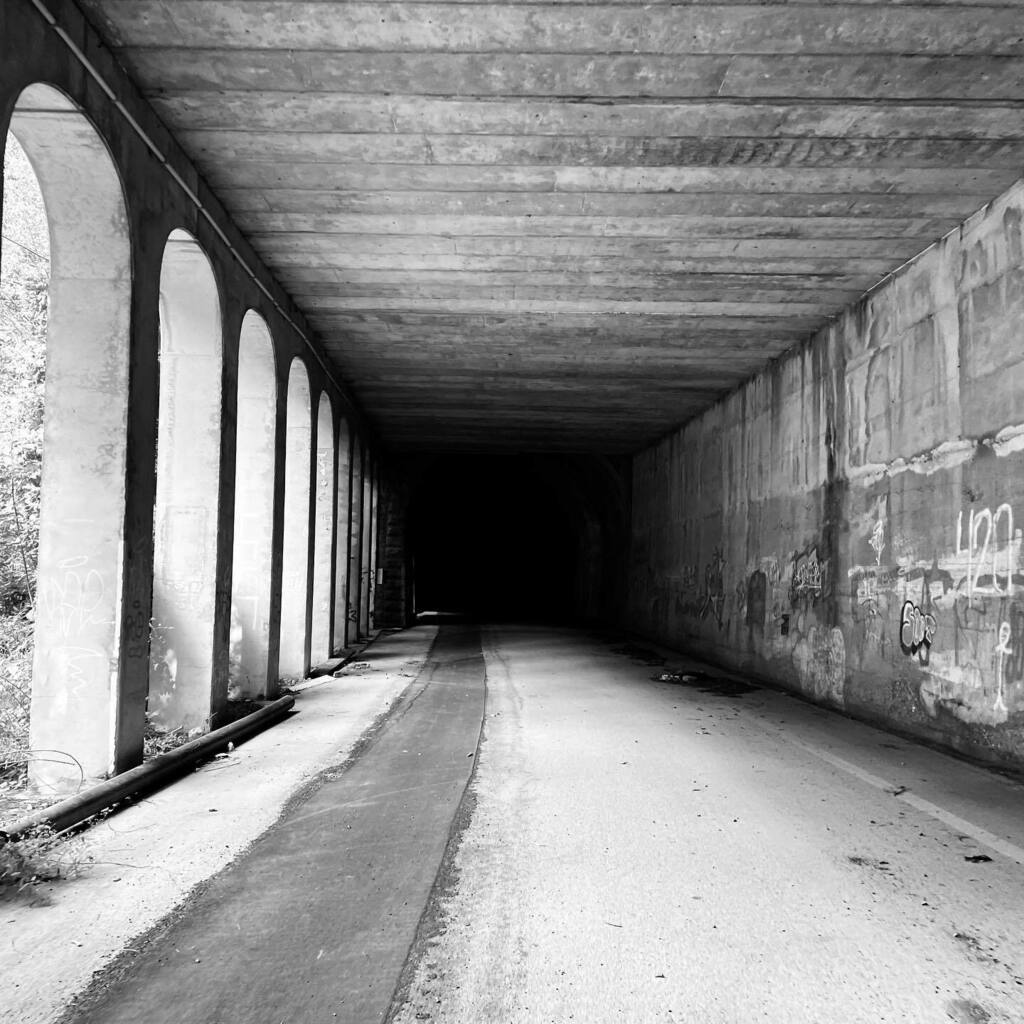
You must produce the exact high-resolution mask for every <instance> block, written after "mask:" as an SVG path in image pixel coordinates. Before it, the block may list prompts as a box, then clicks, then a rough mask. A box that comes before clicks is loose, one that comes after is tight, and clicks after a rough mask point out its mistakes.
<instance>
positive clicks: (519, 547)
mask: <svg viewBox="0 0 1024 1024" xmlns="http://www.w3.org/2000/svg"><path fill="white" fill-rule="evenodd" d="M590 461H593V460H586V459H582V458H580V459H578V460H576V459H569V458H565V457H556V456H508V457H493V456H492V457H486V456H446V457H439V458H436V459H433V460H431V461H430V463H429V464H428V465H426V466H424V467H423V468H422V471H421V472H420V473H419V474H418V476H419V482H418V485H417V486H416V488H415V490H414V492H413V495H412V498H411V501H410V504H409V528H410V541H411V543H410V548H411V553H412V559H413V568H414V574H415V581H416V599H415V605H416V609H415V610H416V611H417V612H421V611H426V610H429V611H447V612H452V611H457V612H460V613H462V614H464V615H467V616H470V617H472V618H477V619H485V620H486V619H489V620H495V619H501V620H509V619H516V620H545V621H552V620H557V621H572V620H581V619H594V618H599V617H601V616H602V608H601V605H602V601H603V598H604V597H605V596H606V595H605V594H604V593H603V592H602V591H603V588H604V585H605V584H604V577H605V576H606V575H607V573H606V571H605V570H606V567H607V566H608V565H610V564H614V563H615V556H614V553H613V552H611V551H610V550H609V549H610V547H616V546H617V547H618V548H619V549H621V546H622V537H623V536H624V529H623V523H621V522H620V520H621V519H622V516H621V512H622V509H621V501H620V500H618V498H617V497H616V496H615V495H614V494H611V493H609V494H608V495H606V496H605V497H604V500H602V499H601V497H600V496H599V495H598V494H595V493H594V491H595V490H599V488H597V487H595V486H589V487H588V485H587V481H588V480H593V479H594V478H596V477H597V474H596V473H595V470H594V469H593V467H591V466H588V465H586V463H588V462H590ZM607 489H608V488H607V486H606V490H607Z"/></svg>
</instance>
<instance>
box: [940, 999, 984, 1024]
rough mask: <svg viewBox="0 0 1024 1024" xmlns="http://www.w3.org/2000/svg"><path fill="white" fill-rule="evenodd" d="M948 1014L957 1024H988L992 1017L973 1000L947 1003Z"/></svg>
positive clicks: (953, 1000) (956, 1000) (958, 1000)
mask: <svg viewBox="0 0 1024 1024" xmlns="http://www.w3.org/2000/svg"><path fill="white" fill-rule="evenodd" d="M946 1013H947V1015H948V1016H949V1018H950V1020H955V1021H956V1022H957V1024H988V1022H989V1021H991V1020H992V1015H991V1014H990V1013H989V1012H988V1010H986V1009H985V1007H984V1006H982V1005H981V1004H980V1003H976V1002H975V1001H974V1000H973V999H951V1000H950V1001H949V1002H948V1003H946Z"/></svg>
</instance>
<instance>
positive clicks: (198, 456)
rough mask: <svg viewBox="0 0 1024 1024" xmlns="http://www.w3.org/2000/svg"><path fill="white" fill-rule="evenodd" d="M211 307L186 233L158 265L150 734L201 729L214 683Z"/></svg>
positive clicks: (215, 412)
mask: <svg viewBox="0 0 1024 1024" xmlns="http://www.w3.org/2000/svg"><path fill="white" fill-rule="evenodd" d="M222 349H223V345H222V328H221V303H220V295H219V292H218V288H217V281H216V278H215V276H214V272H213V267H212V265H211V263H210V260H209V258H208V257H207V255H206V253H205V252H204V251H203V249H202V247H201V246H200V245H199V243H198V242H197V241H196V240H195V239H194V238H193V237H192V236H191V235H190V234H188V232H186V231H182V230H180V229H175V230H174V231H172V232H171V233H170V235H169V236H168V238H167V243H166V245H165V247H164V255H163V260H162V263H161V268H160V398H159V418H158V424H157V486H156V501H155V504H154V511H153V616H152V623H153V624H152V633H151V639H150V673H149V703H148V714H149V717H150V719H151V721H153V722H154V724H156V726H157V727H158V728H160V729H177V728H184V729H186V730H194V729H206V728H208V726H209V724H210V718H211V716H212V714H213V712H214V709H215V706H216V704H217V703H218V701H221V700H223V697H224V695H225V694H224V693H221V692H218V693H216V694H215V690H226V687H227V680H226V679H223V680H217V679H215V674H216V673H215V652H214V631H213V622H214V607H215V602H216V586H217V545H218V539H217V538H218V529H217V524H218V515H219V499H220V447H221V430H220V427H221V364H222V358H223V352H222Z"/></svg>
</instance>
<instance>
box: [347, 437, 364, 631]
mask: <svg viewBox="0 0 1024 1024" xmlns="http://www.w3.org/2000/svg"><path fill="white" fill-rule="evenodd" d="M363 466H364V451H363V444H362V441H360V439H359V438H358V437H355V438H353V444H352V478H351V479H352V483H351V499H352V500H351V504H350V508H351V509H352V523H351V527H350V530H349V536H350V538H351V540H350V542H349V560H348V616H347V621H348V643H353V642H354V641H355V640H357V639H358V638H359V607H360V601H361V597H362V592H363V588H362V568H363Z"/></svg>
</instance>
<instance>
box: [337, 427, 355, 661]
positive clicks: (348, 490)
mask: <svg viewBox="0 0 1024 1024" xmlns="http://www.w3.org/2000/svg"><path fill="white" fill-rule="evenodd" d="M351 447H352V439H351V434H350V432H349V429H348V421H347V420H346V419H345V418H344V417H342V418H341V419H340V420H339V422H338V445H337V450H338V460H337V472H336V478H337V482H338V487H337V520H336V525H335V537H336V543H335V559H334V629H333V636H332V653H333V652H334V651H337V650H338V649H340V648H342V647H344V646H345V645H346V643H347V639H346V636H345V624H346V622H347V621H348V561H349V544H350V537H349V533H350V525H351V521H352V510H351V508H350V501H351V494H352V487H351V480H350V479H349V477H350V473H351V466H352V452H351Z"/></svg>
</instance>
